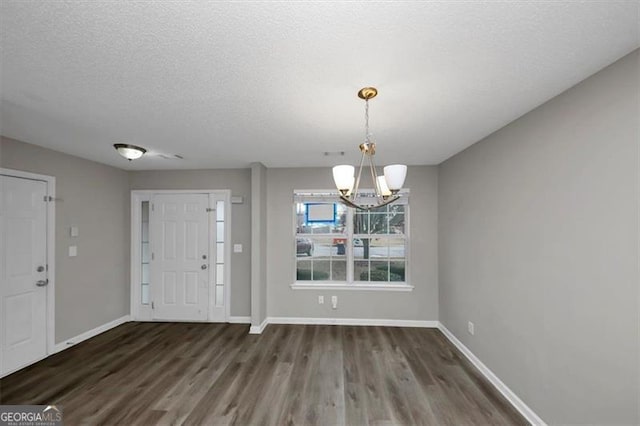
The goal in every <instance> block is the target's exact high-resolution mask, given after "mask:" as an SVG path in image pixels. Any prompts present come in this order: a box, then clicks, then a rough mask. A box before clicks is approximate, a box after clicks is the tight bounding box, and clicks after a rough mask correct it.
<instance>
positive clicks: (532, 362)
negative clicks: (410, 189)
mask: <svg viewBox="0 0 640 426" xmlns="http://www.w3.org/2000/svg"><path fill="white" fill-rule="evenodd" d="M639 75H640V74H639V67H638V51H636V52H634V53H632V54H631V55H629V56H627V57H625V58H623V59H622V60H620V61H619V62H617V63H615V64H613V65H611V66H609V67H608V68H606V69H604V70H603V71H601V72H600V73H598V74H596V75H594V76H592V77H590V78H589V79H587V80H585V81H583V82H582V83H580V84H578V85H577V86H575V87H573V88H572V89H570V90H568V91H567V92H565V93H563V94H561V95H559V96H558V97H556V98H554V99H552V100H551V101H549V102H547V103H546V104H544V105H542V106H541V107H539V108H537V109H535V110H533V111H532V112H530V113H528V114H526V115H525V116H523V117H521V118H520V119H518V120H516V121H515V122H513V123H511V124H510V125H508V126H506V127H505V128H503V129H501V130H499V131H498V132H496V133H494V134H493V135H491V136H489V137H487V138H486V139H485V140H483V141H481V142H479V143H477V144H475V145H473V146H472V147H470V148H469V149H467V150H465V151H463V152H462V153H460V154H458V155H456V156H454V157H453V158H451V159H449V160H448V161H446V162H445V163H443V164H442V165H441V166H440V170H439V171H440V174H439V177H440V179H439V181H440V183H439V228H440V230H439V236H440V237H439V249H440V255H439V258H440V320H441V321H442V322H443V323H444V324H445V326H446V327H447V328H448V329H449V330H451V331H452V332H453V333H454V334H455V335H456V336H457V337H458V338H459V339H460V340H462V342H463V343H464V344H465V345H467V346H468V347H469V348H470V349H471V351H473V352H474V353H475V354H476V355H477V356H478V357H479V358H480V359H481V360H482V361H483V362H484V363H485V364H486V365H487V366H488V367H489V368H490V369H492V370H493V371H494V372H495V373H496V374H497V375H498V377H500V379H502V381H504V382H505V383H506V384H507V386H509V387H510V388H511V389H512V390H513V391H514V392H515V393H516V394H517V395H518V396H519V397H520V398H522V399H523V400H524V401H525V403H527V404H528V405H529V406H530V407H531V408H532V409H533V410H534V411H535V412H536V413H537V414H538V415H540V416H541V417H542V418H543V419H544V420H545V421H547V422H549V423H553V424H585V423H589V424H631V423H633V424H637V423H638V422H639V421H640V419H639V417H638V401H639V400H638V396H639V395H638V378H639V370H638V368H639V367H638V366H639V342H638V327H639V326H640V323H639V316H638V313H639V312H638V282H639V273H638V235H639V234H638V231H639V230H638V194H639V187H638V172H639V167H638V154H639V151H638V137H639V135H638V133H639V132H638V78H639ZM467 321H473V322H474V323H475V335H474V336H471V335H470V334H468V333H467Z"/></svg>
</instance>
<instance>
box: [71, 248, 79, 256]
mask: <svg viewBox="0 0 640 426" xmlns="http://www.w3.org/2000/svg"><path fill="white" fill-rule="evenodd" d="M77 255H78V246H69V257H76V256H77Z"/></svg>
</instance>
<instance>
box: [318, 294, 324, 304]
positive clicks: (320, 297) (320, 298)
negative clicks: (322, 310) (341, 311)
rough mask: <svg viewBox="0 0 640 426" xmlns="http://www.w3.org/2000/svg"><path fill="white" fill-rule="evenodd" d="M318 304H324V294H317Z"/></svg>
mask: <svg viewBox="0 0 640 426" xmlns="http://www.w3.org/2000/svg"><path fill="white" fill-rule="evenodd" d="M318 305H324V296H318Z"/></svg>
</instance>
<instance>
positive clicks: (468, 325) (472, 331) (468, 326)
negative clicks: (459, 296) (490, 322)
mask: <svg viewBox="0 0 640 426" xmlns="http://www.w3.org/2000/svg"><path fill="white" fill-rule="evenodd" d="M467 329H468V330H469V334H471V335H472V336H473V335H474V334H475V329H474V326H473V323H472V322H471V321H469V323H468V324H467Z"/></svg>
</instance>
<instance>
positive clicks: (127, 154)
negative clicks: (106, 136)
mask: <svg viewBox="0 0 640 426" xmlns="http://www.w3.org/2000/svg"><path fill="white" fill-rule="evenodd" d="M113 147H114V148H115V149H116V151H118V154H120V155H122V156H123V157H124V158H126V159H127V160H129V161H131V160H135V159H138V158H140V157H142V155H143V154H144V153H145V152H147V150H146V149H144V148H142V147H139V146H135V145H129V144H126V143H116V144H114V145H113Z"/></svg>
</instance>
